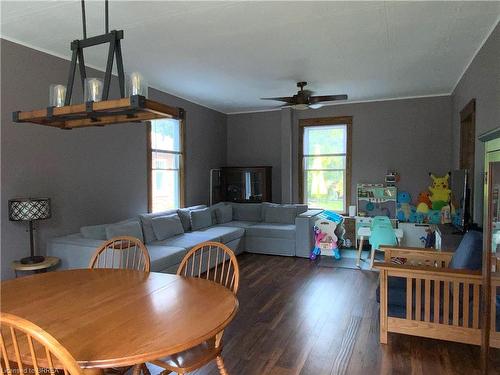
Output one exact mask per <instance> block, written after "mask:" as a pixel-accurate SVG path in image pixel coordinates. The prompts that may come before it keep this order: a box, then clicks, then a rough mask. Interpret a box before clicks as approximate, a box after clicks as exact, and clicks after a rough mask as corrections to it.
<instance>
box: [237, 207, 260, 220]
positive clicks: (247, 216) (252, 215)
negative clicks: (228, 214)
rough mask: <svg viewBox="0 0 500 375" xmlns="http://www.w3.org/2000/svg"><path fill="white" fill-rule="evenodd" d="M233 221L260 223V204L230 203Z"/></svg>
mask: <svg viewBox="0 0 500 375" xmlns="http://www.w3.org/2000/svg"><path fill="white" fill-rule="evenodd" d="M232 206H233V220H238V221H240V220H242V221H255V222H260V221H262V204H261V203H232Z"/></svg>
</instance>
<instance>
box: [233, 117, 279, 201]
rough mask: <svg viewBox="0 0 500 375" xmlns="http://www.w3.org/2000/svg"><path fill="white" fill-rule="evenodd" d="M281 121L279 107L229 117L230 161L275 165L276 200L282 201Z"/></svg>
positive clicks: (255, 164) (273, 181)
mask: <svg viewBox="0 0 500 375" xmlns="http://www.w3.org/2000/svg"><path fill="white" fill-rule="evenodd" d="M280 121H281V114H280V112H279V111H275V112H256V113H249V114H239V115H230V116H228V121H227V122H228V126H227V165H228V166H243V167H249V166H262V165H270V166H272V167H273V169H272V173H273V178H272V185H273V189H272V194H273V200H274V201H281V178H280V176H281V124H280Z"/></svg>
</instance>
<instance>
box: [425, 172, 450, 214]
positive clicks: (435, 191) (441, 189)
mask: <svg viewBox="0 0 500 375" xmlns="http://www.w3.org/2000/svg"><path fill="white" fill-rule="evenodd" d="M429 176H431V178H432V186H429V191H430V192H431V195H430V196H429V199H430V200H431V202H432V209H433V210H441V208H443V207H444V206H446V205H447V204H448V202H449V201H450V194H451V190H450V189H449V185H448V180H449V178H450V174H449V173H447V174H446V175H444V176H443V177H436V176H434V175H433V174H432V173H429Z"/></svg>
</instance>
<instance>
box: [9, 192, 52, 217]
mask: <svg viewBox="0 0 500 375" xmlns="http://www.w3.org/2000/svg"><path fill="white" fill-rule="evenodd" d="M50 216H51V211H50V198H16V199H11V200H9V220H11V221H32V220H43V219H48V218H50Z"/></svg>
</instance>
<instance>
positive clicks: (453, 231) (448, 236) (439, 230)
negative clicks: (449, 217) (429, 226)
mask: <svg viewBox="0 0 500 375" xmlns="http://www.w3.org/2000/svg"><path fill="white" fill-rule="evenodd" d="M434 229H435V231H436V249H440V250H446V251H455V250H456V249H457V247H458V245H459V244H460V242H461V241H462V237H463V236H464V232H462V231H460V230H457V228H456V227H454V226H453V225H451V224H438V225H435V226H434Z"/></svg>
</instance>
